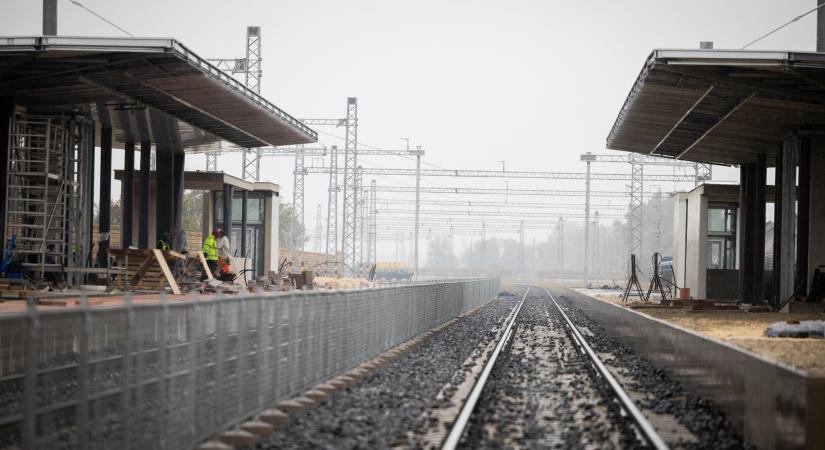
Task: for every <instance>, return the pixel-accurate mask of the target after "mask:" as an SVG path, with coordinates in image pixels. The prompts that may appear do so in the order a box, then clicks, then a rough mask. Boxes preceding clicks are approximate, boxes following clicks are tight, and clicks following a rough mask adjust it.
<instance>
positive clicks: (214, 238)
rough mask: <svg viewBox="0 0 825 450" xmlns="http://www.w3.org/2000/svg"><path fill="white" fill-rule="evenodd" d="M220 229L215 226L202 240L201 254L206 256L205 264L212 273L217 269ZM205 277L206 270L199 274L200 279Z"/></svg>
mask: <svg viewBox="0 0 825 450" xmlns="http://www.w3.org/2000/svg"><path fill="white" fill-rule="evenodd" d="M219 233H220V230H218V229H217V228H215V229H214V230H212V234H210V235H209V237H207V238H206V240H205V241H204V242H203V249H202V250H203V256H204V257H205V258H206V265H207V266H208V267H209V271H210V272H212V274H213V275H214V274H215V273H217V271H218V234H219ZM206 278H207V275H206V272H204V273H203V274H201V281H203V280H205V279H206Z"/></svg>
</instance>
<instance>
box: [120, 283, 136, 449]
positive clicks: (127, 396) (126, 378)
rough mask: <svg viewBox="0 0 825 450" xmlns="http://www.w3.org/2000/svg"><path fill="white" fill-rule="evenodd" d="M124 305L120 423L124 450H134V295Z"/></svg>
mask: <svg viewBox="0 0 825 450" xmlns="http://www.w3.org/2000/svg"><path fill="white" fill-rule="evenodd" d="M123 304H124V306H125V307H126V311H125V313H124V316H123V336H124V337H125V343H124V348H123V375H121V380H120V381H121V385H122V391H121V398H120V401H121V404H120V423H121V424H122V426H123V440H122V442H121V445H122V447H121V448H123V449H129V448H132V447H133V446H132V420H131V417H132V379H133V378H134V374H133V373H132V359H133V358H134V353H135V349H134V336H133V334H134V333H133V328H134V320H135V311H134V307H133V305H132V295H131V294H128V293H127V294H126V296H125V297H124V299H123Z"/></svg>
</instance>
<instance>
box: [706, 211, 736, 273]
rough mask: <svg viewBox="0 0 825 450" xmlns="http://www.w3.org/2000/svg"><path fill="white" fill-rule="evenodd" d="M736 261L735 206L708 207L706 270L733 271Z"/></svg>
mask: <svg viewBox="0 0 825 450" xmlns="http://www.w3.org/2000/svg"><path fill="white" fill-rule="evenodd" d="M735 261H736V205H735V204H730V203H711V204H709V205H708V261H707V262H708V269H733V268H735V267H734V264H735Z"/></svg>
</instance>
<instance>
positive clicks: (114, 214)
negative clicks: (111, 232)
mask: <svg viewBox="0 0 825 450" xmlns="http://www.w3.org/2000/svg"><path fill="white" fill-rule="evenodd" d="M111 208H112V209H111V210H110V212H109V217H110V219H109V224H110V225H120V219H121V214H122V213H123V211H122V210H123V208H121V207H120V199H117V200H115V201H113V202H112V207H111ZM94 222H95V224H96V225H99V224H100V205H98V204H97V203H95V217H94Z"/></svg>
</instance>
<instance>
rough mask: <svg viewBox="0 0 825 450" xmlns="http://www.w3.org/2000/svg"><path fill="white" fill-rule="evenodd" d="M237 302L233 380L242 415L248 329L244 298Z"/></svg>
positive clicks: (247, 354)
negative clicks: (236, 342)
mask: <svg viewBox="0 0 825 450" xmlns="http://www.w3.org/2000/svg"><path fill="white" fill-rule="evenodd" d="M236 301H237V302H238V356H237V358H238V359H237V364H236V365H235V372H236V374H235V378H236V379H237V381H238V383H237V386H238V398H237V403H238V413H239V414H243V413H244V411H245V410H246V408H244V404H245V403H246V395H245V394H246V362H247V361H246V360H247V358H248V357H249V349H248V348H247V344H248V342H247V341H248V339H247V338H248V328H247V323H246V296H245V295H244V296H241V297H240V298H238V299H237V300H236Z"/></svg>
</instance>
